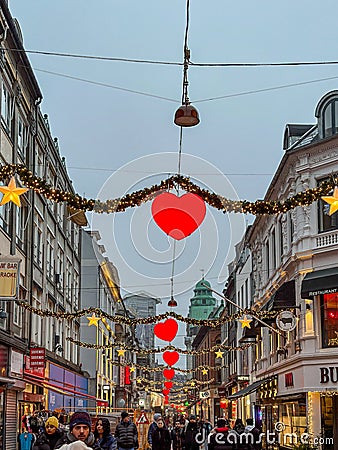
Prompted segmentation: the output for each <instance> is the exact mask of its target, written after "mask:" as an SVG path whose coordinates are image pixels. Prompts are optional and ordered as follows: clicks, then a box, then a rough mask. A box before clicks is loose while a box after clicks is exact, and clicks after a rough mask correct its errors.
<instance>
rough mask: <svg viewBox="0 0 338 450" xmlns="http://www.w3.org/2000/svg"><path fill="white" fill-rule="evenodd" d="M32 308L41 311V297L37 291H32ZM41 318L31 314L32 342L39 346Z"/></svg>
mask: <svg viewBox="0 0 338 450" xmlns="http://www.w3.org/2000/svg"><path fill="white" fill-rule="evenodd" d="M33 308H38V309H41V295H40V291H39V290H38V289H36V288H35V289H33ZM41 327H42V317H40V316H39V315H37V314H32V334H31V336H32V342H33V343H34V344H37V345H41V344H42V342H41V339H42V335H43V333H42V328H41Z"/></svg>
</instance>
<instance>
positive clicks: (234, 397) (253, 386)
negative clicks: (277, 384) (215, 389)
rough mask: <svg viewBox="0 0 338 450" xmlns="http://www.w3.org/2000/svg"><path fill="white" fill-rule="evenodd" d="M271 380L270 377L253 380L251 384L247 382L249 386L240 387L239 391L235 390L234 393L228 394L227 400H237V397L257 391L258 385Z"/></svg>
mask: <svg viewBox="0 0 338 450" xmlns="http://www.w3.org/2000/svg"><path fill="white" fill-rule="evenodd" d="M271 380H272V378H264V380H257V381H254V382H253V383H252V384H249V386H247V387H245V388H244V389H241V390H240V391H238V392H236V393H235V394H232V395H230V396H229V397H228V399H229V400H237V399H238V398H241V397H245V396H246V395H249V394H252V393H253V392H255V391H257V389H258V388H259V387H260V386H263V384H266V383H268V382H269V381H271Z"/></svg>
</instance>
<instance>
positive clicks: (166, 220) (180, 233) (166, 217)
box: [151, 192, 206, 241]
mask: <svg viewBox="0 0 338 450" xmlns="http://www.w3.org/2000/svg"><path fill="white" fill-rule="evenodd" d="M151 213H152V215H153V219H154V220H155V222H156V223H157V225H158V226H159V227H160V228H161V230H163V231H164V232H165V233H166V234H168V235H169V236H171V237H172V238H174V239H176V240H177V241H179V240H181V239H183V238H185V237H187V236H189V235H190V234H191V233H193V232H194V231H195V230H196V229H197V228H198V227H199V226H200V225H201V223H202V222H203V219H204V217H205V213H206V207H205V203H204V201H203V200H202V199H201V197H199V196H198V195H196V194H192V193H188V194H184V195H182V197H177V196H176V195H175V194H171V193H170V192H163V193H162V194H160V195H158V196H157V197H156V198H155V199H154V201H153V203H152V205H151Z"/></svg>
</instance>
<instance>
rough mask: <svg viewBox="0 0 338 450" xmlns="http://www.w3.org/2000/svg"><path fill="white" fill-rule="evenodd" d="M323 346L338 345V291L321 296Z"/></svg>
mask: <svg viewBox="0 0 338 450" xmlns="http://www.w3.org/2000/svg"><path fill="white" fill-rule="evenodd" d="M321 315H322V346H323V347H324V348H327V347H338V293H334V294H324V295H322V296H321Z"/></svg>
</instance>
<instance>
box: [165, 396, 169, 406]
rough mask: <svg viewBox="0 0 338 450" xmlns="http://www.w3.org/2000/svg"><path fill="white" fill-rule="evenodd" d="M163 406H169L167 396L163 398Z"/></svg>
mask: <svg viewBox="0 0 338 450" xmlns="http://www.w3.org/2000/svg"><path fill="white" fill-rule="evenodd" d="M164 404H165V405H169V397H167V396H165V397H164Z"/></svg>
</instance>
